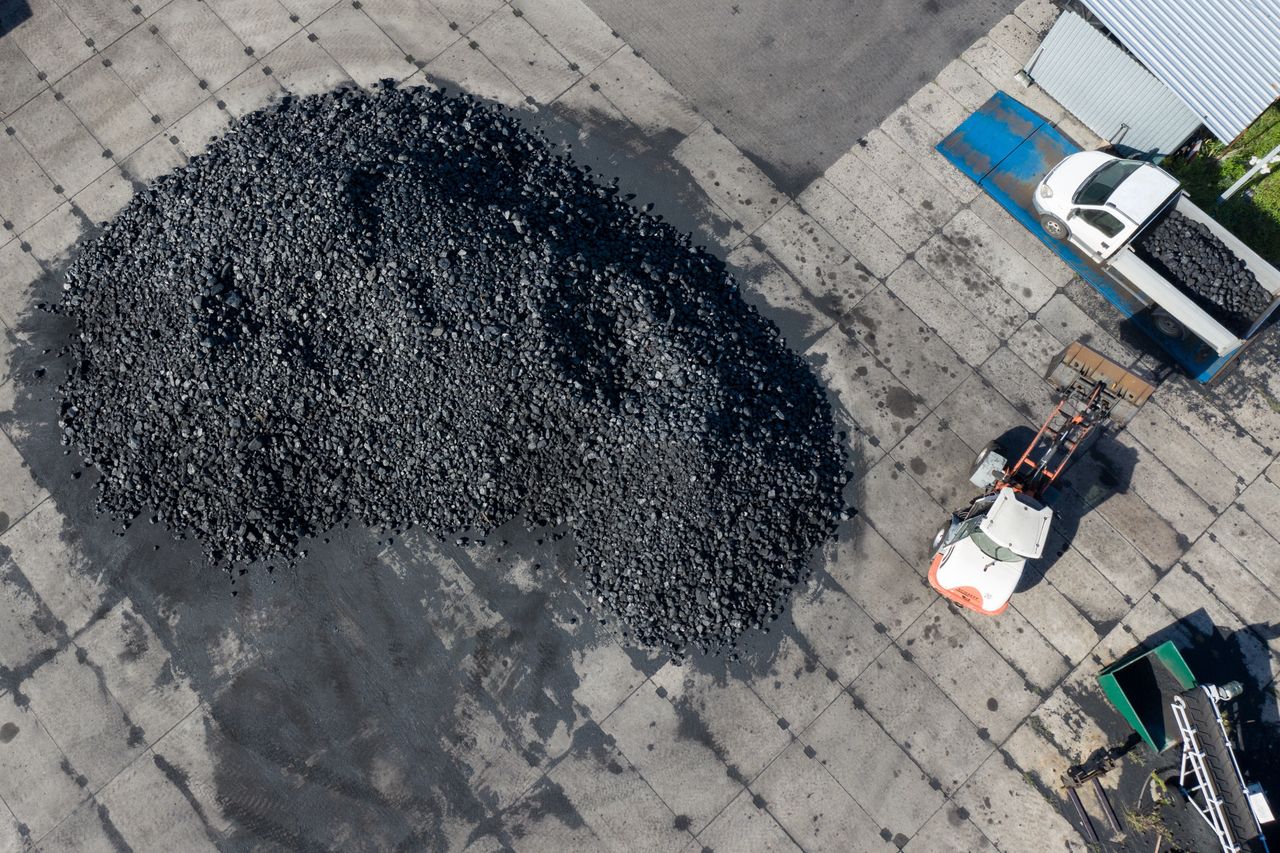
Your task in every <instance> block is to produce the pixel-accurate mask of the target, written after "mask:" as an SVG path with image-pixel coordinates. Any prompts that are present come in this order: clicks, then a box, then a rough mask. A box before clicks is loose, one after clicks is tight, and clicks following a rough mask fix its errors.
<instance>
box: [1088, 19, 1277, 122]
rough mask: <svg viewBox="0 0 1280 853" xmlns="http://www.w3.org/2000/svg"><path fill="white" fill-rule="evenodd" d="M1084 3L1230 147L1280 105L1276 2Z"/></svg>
mask: <svg viewBox="0 0 1280 853" xmlns="http://www.w3.org/2000/svg"><path fill="white" fill-rule="evenodd" d="M1084 4H1085V5H1086V6H1087V7H1088V8H1089V10H1090V11H1091V12H1093V14H1095V15H1097V16H1098V19H1099V20H1101V21H1102V23H1104V24H1105V25H1106V26H1107V29H1109V30H1111V34H1112V35H1114V36H1115V37H1116V38H1117V39H1118V40H1119V41H1120V43H1121V44H1123V45H1124V46H1125V47H1126V48H1128V49H1129V51H1130V52H1132V53H1133V55H1134V56H1136V57H1138V59H1140V60H1142V63H1143V64H1144V65H1146V66H1147V68H1149V69H1151V73H1153V74H1155V75H1156V76H1157V77H1159V78H1160V80H1161V81H1163V82H1164V84H1165V85H1166V86H1168V87H1169V88H1170V89H1172V90H1173V91H1174V92H1175V93H1177V95H1178V96H1179V97H1180V98H1182V100H1183V101H1185V102H1186V103H1187V105H1188V106H1189V107H1191V109H1192V110H1193V111H1194V112H1195V113H1196V114H1197V115H1198V116H1200V118H1201V120H1202V121H1203V122H1204V123H1205V125H1206V126H1208V128H1209V129H1210V130H1211V131H1213V134H1214V135H1215V136H1217V137H1218V138H1219V139H1221V140H1223V141H1224V142H1230V141H1231V140H1232V139H1235V138H1236V137H1237V136H1239V135H1240V133H1241V132H1242V131H1243V130H1244V129H1245V128H1246V127H1248V126H1249V125H1250V124H1251V123H1252V122H1253V120H1254V119H1256V118H1257V117H1258V116H1259V115H1260V114H1261V113H1262V111H1263V110H1265V109H1266V108H1267V106H1268V105H1269V104H1271V102H1273V101H1275V100H1276V99H1277V98H1280V3H1277V2H1276V0H1084Z"/></svg>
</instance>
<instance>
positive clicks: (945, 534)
mask: <svg viewBox="0 0 1280 853" xmlns="http://www.w3.org/2000/svg"><path fill="white" fill-rule="evenodd" d="M992 456H995V457H997V458H998V459H999V464H1000V466H1001V467H1003V466H1004V464H1005V463H1007V462H1008V460H1007V459H1005V458H1004V457H1003V456H1001V455H999V454H997V453H995V452H994V451H992V452H990V454H989V455H988V457H987V458H988V459H990V458H991V457H992ZM984 461H985V460H984V459H983V458H982V457H979V466H978V468H979V472H978V473H975V474H974V478H975V479H976V478H978V477H979V474H981V472H982V469H983V465H982V462H984ZM974 485H976V486H979V487H987V486H989V485H991V483H990V482H975V483H974ZM1052 523H1053V510H1051V509H1049V508H1048V507H1047V506H1043V505H1041V504H1040V502H1039V501H1036V500H1034V499H1033V498H1031V497H1029V496H1027V495H1024V494H1022V493H1021V492H1019V491H1017V490H1016V489H1014V488H1012V487H1009V486H1006V487H1005V488H1002V489H1000V491H999V492H997V493H996V494H993V495H986V496H984V497H981V498H979V499H978V500H977V501H975V502H974V503H973V505H972V506H971V507H970V509H969V511H968V513H967V514H966V515H965V516H963V517H962V516H961V515H959V514H956V513H953V514H952V516H951V524H950V526H949V527H945V528H943V529H942V530H940V531H938V535H937V537H936V538H935V540H934V543H933V548H934V551H935V552H936V553H935V556H934V559H933V564H932V565H931V566H930V567H929V581H930V583H932V584H933V585H934V587H935V588H938V587H941V588H942V589H945V590H947V591H948V592H950V593H951V595H950V596H948V597H949V598H952V600H955V597H956V596H959V597H963V598H964V599H965V600H964V602H963V603H964V604H965V606H967V607H969V608H971V609H973V610H977V611H978V612H980V613H985V614H987V615H988V616H995V615H997V614H999V613H1003V612H1004V609H1005V608H1006V607H1008V606H1009V598H1010V597H1011V596H1012V595H1013V591H1014V589H1015V588H1016V587H1017V585H1018V580H1019V579H1020V578H1021V577H1022V570H1023V569H1024V568H1025V567H1026V563H1027V560H1034V559H1036V558H1037V557H1039V556H1040V555H1041V554H1043V553H1044V545H1045V542H1046V541H1048V539H1049V526H1050V524H1052Z"/></svg>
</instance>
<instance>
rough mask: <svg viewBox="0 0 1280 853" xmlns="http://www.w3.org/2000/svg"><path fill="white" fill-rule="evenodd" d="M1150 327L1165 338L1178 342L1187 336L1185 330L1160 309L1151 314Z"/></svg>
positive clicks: (1171, 316)
mask: <svg viewBox="0 0 1280 853" xmlns="http://www.w3.org/2000/svg"><path fill="white" fill-rule="evenodd" d="M1151 325H1153V326H1155V327H1156V331H1157V332H1159V333H1160V334H1162V335H1164V336H1165V337H1166V338H1172V339H1173V340H1175V341H1180V340H1182V339H1183V338H1185V337H1186V336H1187V330H1186V328H1185V327H1184V326H1183V325H1182V324H1181V323H1179V322H1178V321H1177V319H1175V318H1174V316H1173V315H1172V314H1170V313H1169V312H1168V311H1165V310H1163V309H1160V308H1156V309H1155V310H1153V311H1152V312H1151Z"/></svg>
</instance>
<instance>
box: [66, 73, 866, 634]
mask: <svg viewBox="0 0 1280 853" xmlns="http://www.w3.org/2000/svg"><path fill="white" fill-rule="evenodd" d="M589 171H590V170H589V169H583V168H579V167H577V166H576V165H574V164H573V162H572V161H571V160H570V159H569V158H568V157H567V156H566V155H564V154H562V153H559V152H557V151H555V150H553V148H552V146H550V145H549V144H548V143H547V142H546V140H545V139H544V138H542V137H541V136H540V135H538V134H536V133H534V132H531V131H529V130H528V129H526V128H524V127H523V126H522V125H521V124H520V123H519V121H518V120H517V119H516V118H515V117H514V116H513V115H511V114H510V113H508V112H507V111H506V110H505V109H503V108H500V107H495V106H490V105H484V104H481V103H480V102H479V101H477V100H475V99H472V98H470V97H469V96H466V95H462V96H452V95H447V94H444V93H441V92H438V91H429V90H426V89H423V88H412V89H411V88H395V87H394V86H393V85H392V84H390V83H385V84H383V85H382V86H380V87H378V88H376V89H375V90H373V91H368V92H366V91H361V90H358V89H344V90H339V91H335V92H330V93H328V94H324V95H317V96H312V97H307V98H302V99H297V98H285V99H284V100H283V101H282V102H281V103H280V104H278V105H276V106H274V107H271V108H268V109H265V110H263V111H259V112H257V113H254V114H252V115H250V116H247V117H246V118H245V119H244V120H243V121H241V122H238V123H237V124H235V125H233V127H232V128H231V130H230V131H229V132H228V133H227V135H225V136H224V137H222V138H221V139H220V140H218V141H217V142H215V143H213V144H212V145H211V146H210V148H209V150H208V151H207V152H206V153H205V154H204V155H201V156H199V157H197V158H195V159H194V160H192V161H191V162H190V163H189V164H188V165H186V166H184V167H183V168H181V169H178V170H176V171H175V172H173V173H171V174H168V175H165V176H163V177H161V178H159V179H158V180H157V181H156V182H155V183H154V184H153V185H152V186H150V187H149V188H147V189H146V190H144V191H141V192H139V193H138V194H137V195H136V196H135V197H134V198H133V200H132V201H131V203H130V204H129V205H128V206H127V207H126V209H125V210H124V211H123V212H122V213H121V214H120V215H119V216H118V217H117V218H116V219H115V220H114V221H113V222H111V223H110V224H109V225H107V226H106V227H105V229H104V231H103V232H102V233H101V235H100V236H99V237H98V238H97V239H96V240H94V241H93V242H91V243H89V244H88V245H85V246H83V247H82V248H81V250H80V252H79V255H78V256H77V258H76V259H75V261H74V262H73V264H72V266H71V268H70V270H69V272H68V274H67V279H66V283H65V285H64V297H63V301H62V302H61V303H60V304H59V305H56V306H49V307H50V309H51V310H54V311H57V312H62V313H65V314H67V315H68V316H69V317H70V318H71V319H72V320H73V321H74V329H75V332H74V335H73V338H72V341H71V343H70V349H71V353H70V354H71V361H72V365H73V366H72V369H71V371H70V372H69V374H68V378H67V380H66V382H65V383H64V385H63V386H62V393H63V402H62V418H61V421H60V425H61V426H62V428H63V433H64V434H63V443H64V444H66V445H70V446H73V447H74V448H76V449H77V450H78V451H79V453H80V454H81V456H82V457H83V460H84V462H85V463H86V465H90V466H92V467H93V468H95V469H96V471H97V473H98V475H99V477H98V480H97V488H98V490H99V492H98V501H99V507H100V509H102V510H103V511H106V512H109V513H111V514H113V515H114V516H116V517H117V518H119V519H121V520H122V521H123V522H125V525H126V526H127V523H128V522H129V521H131V520H133V519H135V518H136V517H137V516H139V515H142V514H144V513H145V514H149V515H150V516H151V518H152V520H153V521H156V522H162V523H163V524H165V525H167V526H168V528H169V529H171V530H172V531H174V532H175V535H178V536H184V535H188V534H189V535H193V536H195V537H196V538H198V540H199V541H200V543H201V544H202V546H203V548H204V550H205V553H206V555H207V556H208V558H209V560H210V561H211V562H212V563H214V564H216V565H219V566H221V567H223V568H230V567H232V566H236V565H246V564H250V563H267V562H271V561H273V560H275V561H281V560H284V561H293V560H298V559H299V558H300V557H301V556H303V555H304V554H305V548H304V547H303V544H304V540H306V539H307V538H309V537H316V536H318V535H320V534H322V533H323V532H325V531H326V530H328V529H331V528H333V527H334V526H336V525H339V524H341V523H343V522H344V521H355V522H359V523H362V524H364V525H367V526H368V527H370V528H375V529H383V530H396V531H400V530H404V529H405V528H407V527H409V526H412V525H417V526H420V527H421V528H423V529H425V530H427V531H430V532H432V533H434V534H436V535H438V536H439V537H440V538H441V539H442V540H445V539H447V540H449V541H460V542H461V541H468V537H470V539H474V538H476V537H477V536H479V537H483V536H484V535H485V534H486V533H487V532H488V531H490V530H492V529H494V528H496V527H497V526H499V525H501V524H503V523H505V522H507V521H509V520H511V519H513V518H519V519H522V520H523V521H524V523H526V524H527V525H529V526H530V527H531V528H546V529H547V530H548V531H549V532H550V533H552V534H553V535H560V534H561V533H564V532H569V533H572V534H573V537H574V541H575V544H576V551H575V554H576V557H575V559H576V564H577V567H578V568H579V569H580V570H581V572H582V574H583V577H584V582H585V586H586V589H587V590H588V596H589V597H593V598H595V599H596V600H597V601H598V602H599V603H600V604H602V605H603V606H604V607H605V608H607V609H608V610H610V611H612V612H613V613H614V614H615V615H616V616H617V617H618V618H619V619H620V620H621V621H622V622H623V623H624V626H625V629H626V631H627V633H628V636H630V637H632V638H634V640H636V641H637V642H639V643H640V644H643V645H651V646H656V647H659V648H663V649H665V650H668V651H669V652H670V653H672V654H674V655H677V656H679V655H681V654H683V653H685V652H686V651H687V649H688V648H689V647H690V646H693V647H697V648H700V649H703V650H707V651H712V652H719V651H725V650H727V649H729V648H730V647H732V646H733V645H734V643H735V642H736V641H737V640H738V638H739V636H740V635H741V634H742V633H743V632H744V631H746V630H748V629H749V628H758V627H763V626H764V625H765V624H766V623H767V622H768V621H770V620H771V619H773V618H776V617H777V615H778V614H779V613H780V612H781V609H782V608H783V606H784V604H785V602H786V600H787V598H788V595H789V592H790V591H791V589H792V588H793V586H794V585H795V584H796V583H797V582H799V581H800V580H801V579H802V578H803V577H804V576H805V574H806V571H807V570H806V565H807V563H808V560H809V558H810V556H811V554H812V553H813V551H814V550H815V549H816V548H817V547H818V546H819V545H820V544H821V543H822V542H823V541H824V540H826V539H827V537H828V536H830V535H831V533H832V532H833V530H834V528H835V525H836V523H837V521H838V519H839V517H840V515H841V511H842V507H843V501H842V497H841V492H842V488H843V486H844V485H845V484H846V483H847V482H848V479H849V472H848V471H847V470H846V469H845V458H844V453H843V450H842V448H841V443H840V439H839V437H837V436H836V435H835V434H834V427H833V421H832V413H831V410H830V406H829V404H828V402H827V399H826V395H825V392H824V391H823V389H822V387H821V386H820V384H819V383H818V381H817V379H816V378H815V377H814V375H813V373H812V372H811V370H810V369H809V368H808V366H807V365H806V364H805V362H804V361H803V360H802V359H801V358H800V357H799V356H798V355H796V354H795V353H793V352H791V351H789V350H788V349H787V347H786V345H785V344H784V342H783V340H782V337H781V335H780V333H779V331H778V329H777V327H776V326H775V325H774V324H773V323H772V322H770V321H769V320H767V319H765V318H764V317H762V316H761V315H759V314H758V313H757V312H756V310H755V308H754V307H751V306H749V305H747V304H746V303H745V302H744V301H743V300H742V299H741V297H740V296H739V294H738V290H737V286H736V284H735V283H734V281H733V279H732V277H731V276H729V275H728V273H726V271H725V269H724V265H723V264H722V262H721V261H719V260H718V259H716V258H715V257H714V256H712V255H711V254H709V253H707V252H706V251H705V250H703V249H702V248H700V247H695V246H693V245H692V242H691V238H690V237H689V235H686V234H681V233H679V232H677V231H676V230H675V229H673V228H672V227H671V226H670V225H668V224H666V223H663V222H661V221H660V218H659V217H656V216H653V215H650V214H648V213H645V212H642V211H639V210H637V209H635V208H634V207H632V206H631V205H630V204H628V203H627V201H626V200H625V199H623V198H620V197H619V190H618V187H617V186H616V183H615V184H610V183H604V182H601V181H599V180H597V179H595V178H594V177H593V176H591V175H590V174H588V173H589ZM477 531H478V532H477Z"/></svg>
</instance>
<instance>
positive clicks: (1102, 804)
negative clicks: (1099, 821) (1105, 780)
mask: <svg viewBox="0 0 1280 853" xmlns="http://www.w3.org/2000/svg"><path fill="white" fill-rule="evenodd" d="M1093 793H1094V795H1095V796H1097V798H1098V806H1099V808H1101V809H1102V814H1103V815H1104V816H1105V817H1106V819H1107V823H1109V824H1111V829H1112V831H1113V832H1115V833H1116V834H1117V835H1119V834H1120V833H1122V832H1124V827H1123V826H1121V825H1120V818H1118V817H1116V813H1115V809H1113V808H1111V801H1110V800H1108V799H1107V792H1106V791H1104V790H1102V783H1101V782H1099V781H1098V777H1097V776H1094V777H1093Z"/></svg>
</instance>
